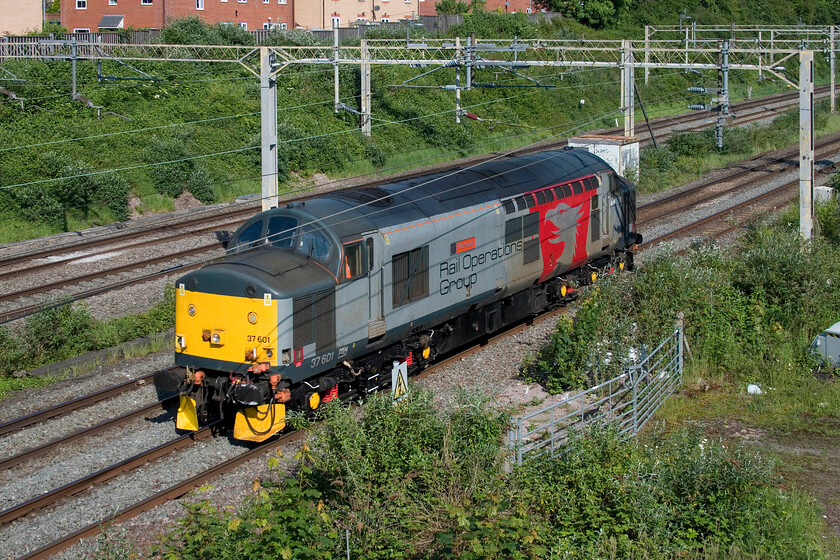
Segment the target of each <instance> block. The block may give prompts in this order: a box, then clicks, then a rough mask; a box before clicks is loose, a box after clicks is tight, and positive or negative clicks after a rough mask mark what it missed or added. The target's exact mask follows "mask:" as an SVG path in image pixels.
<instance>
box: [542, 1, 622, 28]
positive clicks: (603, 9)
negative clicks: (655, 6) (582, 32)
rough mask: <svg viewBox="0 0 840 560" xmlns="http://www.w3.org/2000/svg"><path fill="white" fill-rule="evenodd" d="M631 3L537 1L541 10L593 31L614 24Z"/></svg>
mask: <svg viewBox="0 0 840 560" xmlns="http://www.w3.org/2000/svg"><path fill="white" fill-rule="evenodd" d="M629 3H630V2H629V0H537V5H538V6H539V7H540V8H546V9H548V10H550V11H552V12H560V13H561V14H563V15H564V16H565V17H568V18H572V19H574V20H577V21H579V22H580V23H583V24H584V25H588V26H589V27H592V28H593V29H602V28H604V27H608V26H609V25H612V24H614V23H615V22H616V21H617V20H618V17H619V16H620V15H621V12H622V11H624V10H625V9H626V8H627V6H628V5H629Z"/></svg>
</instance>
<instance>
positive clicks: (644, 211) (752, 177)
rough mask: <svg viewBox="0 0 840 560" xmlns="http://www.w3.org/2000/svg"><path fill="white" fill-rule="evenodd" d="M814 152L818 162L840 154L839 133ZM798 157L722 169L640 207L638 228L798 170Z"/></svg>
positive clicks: (782, 153) (768, 157) (770, 157)
mask: <svg viewBox="0 0 840 560" xmlns="http://www.w3.org/2000/svg"><path fill="white" fill-rule="evenodd" d="M814 151H815V159H817V160H820V159H827V158H830V157H832V156H837V154H840V133H836V134H832V135H830V136H826V137H824V138H820V139H819V140H818V141H817V142H816V143H815V146H814ZM798 155H799V151H798V148H786V149H783V150H771V151H768V152H764V153H762V154H758V155H756V156H753V157H752V158H750V159H749V160H746V161H741V162H738V163H737V164H735V165H732V166H729V167H727V168H725V169H726V170H727V172H726V173H725V174H723V175H722V176H720V175H716V176H715V177H714V178H712V179H709V180H705V181H702V182H700V183H698V184H696V185H693V186H692V187H690V188H688V189H684V190H680V191H679V192H675V193H673V194H670V195H667V196H664V197H662V198H659V199H657V200H655V201H653V202H649V203H647V204H644V205H640V206H639V208H638V210H637V227H638V226H643V225H647V224H649V223H650V222H653V221H659V220H663V219H665V218H667V217H670V216H673V215H676V214H681V213H685V212H686V211H688V210H691V209H693V208H697V207H699V206H702V205H703V204H706V203H709V202H711V201H713V200H715V199H717V198H722V197H726V196H729V195H732V194H734V193H737V192H740V191H744V190H745V189H748V188H751V187H754V186H757V185H759V184H760V183H762V182H764V181H767V179H768V177H769V176H771V175H773V174H781V173H785V172H792V171H794V170H798V169H799V162H798ZM821 171H823V172H824V171H825V169H823V170H821Z"/></svg>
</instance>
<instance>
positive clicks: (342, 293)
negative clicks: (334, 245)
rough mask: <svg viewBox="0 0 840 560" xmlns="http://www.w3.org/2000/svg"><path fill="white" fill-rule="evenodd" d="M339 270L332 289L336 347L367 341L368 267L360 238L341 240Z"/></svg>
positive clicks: (364, 246) (363, 242) (364, 249)
mask: <svg viewBox="0 0 840 560" xmlns="http://www.w3.org/2000/svg"><path fill="white" fill-rule="evenodd" d="M341 245H342V252H343V255H342V260H341V270H340V274H339V278H338V286H337V287H336V290H335V304H336V308H337V311H338V313H336V323H337V325H336V326H337V328H336V335H337V336H336V338H337V340H338V345H339V346H344V345H346V344H355V343H357V342H359V341H364V340H366V339H367V338H368V332H367V331H368V321H369V320H370V310H369V306H368V300H369V299H370V298H369V295H368V280H367V276H368V264H367V248H366V245H365V240H364V239H363V238H358V237H356V238H354V239H342V242H341Z"/></svg>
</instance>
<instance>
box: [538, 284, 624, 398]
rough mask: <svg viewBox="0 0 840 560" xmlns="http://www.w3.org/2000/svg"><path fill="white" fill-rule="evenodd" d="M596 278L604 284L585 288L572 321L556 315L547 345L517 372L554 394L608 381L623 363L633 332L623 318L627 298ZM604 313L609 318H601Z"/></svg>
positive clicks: (619, 370) (618, 371) (620, 369)
mask: <svg viewBox="0 0 840 560" xmlns="http://www.w3.org/2000/svg"><path fill="white" fill-rule="evenodd" d="M602 282H604V283H606V284H607V286H608V287H606V289H601V287H598V288H596V289H595V290H593V291H591V292H589V293H588V294H587V295H586V296H585V297H584V299H583V301H582V302H581V304H580V306H579V307H578V309H577V310H576V312H575V315H574V319H571V318H569V316H567V315H564V316H563V317H561V318H560V320H559V321H558V323H557V326H556V327H555V329H554V332H552V333H551V336H550V337H549V341H548V344H546V345H545V346H543V347H542V348H541V349H540V351H539V352H538V353H537V355H536V356H535V357H533V358H530V359H528V360H526V363H525V364H524V366H523V374H524V375H525V377H526V378H527V379H528V380H529V381H532V382H537V383H540V384H542V385H543V386H544V387H545V388H546V389H547V390H548V391H549V392H552V393H560V392H563V391H567V390H569V389H579V388H581V387H586V386H591V385H594V384H597V383H599V382H600V381H601V380H606V379H610V378H612V377H614V376H615V375H618V374H619V373H621V371H622V368H623V367H624V366H626V365H627V361H628V359H629V356H630V335H631V334H632V330H633V329H632V326H631V325H629V324H628V323H627V322H626V321H625V320H624V319H623V317H625V316H626V304H627V302H622V301H620V299H614V298H613V297H611V296H610V295H609V294H615V293H618V292H617V291H616V290H615V289H614V288H613V287H612V282H611V280H603V281H602ZM604 317H611V318H613V319H614V320H612V321H604Z"/></svg>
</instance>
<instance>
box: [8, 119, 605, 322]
mask: <svg viewBox="0 0 840 560" xmlns="http://www.w3.org/2000/svg"><path fill="white" fill-rule="evenodd" d="M613 113H614V112H613ZM601 118H603V117H602V116H600V115H599V116H598V117H597V118H594V119H592V120H590V121H588V122H587V123H583V124H581V125H580V126H578V127H575V128H572V129H567V130H564V131H562V132H560V133H558V134H556V135H555V136H554V137H555V138H556V137H559V136H562V135H563V134H565V133H567V132H570V131H572V130H577V129H579V128H582V127H583V126H586V124H591V123H593V122H597V121H598V120H600V119H601ZM544 140H545V139H544ZM544 140H543V141H544ZM525 147H527V146H525ZM520 149H523V148H522V147H520V148H516V149H514V150H510V151H508V152H506V153H501V154H497V155H495V156H493V157H491V158H490V159H488V160H486V161H483V162H479V163H476V164H473V165H469V166H467V167H465V168H463V169H455V170H452V171H450V172H448V173H445V174H444V175H441V176H438V177H434V178H432V179H429V180H428V181H425V182H421V183H418V184H417V185H412V186H411V187H408V188H406V189H404V190H403V191H401V193H403V192H407V191H410V190H414V189H418V188H420V187H423V186H426V185H429V184H431V183H432V182H434V181H438V180H441V179H444V178H447V177H450V176H452V175H454V174H456V173H459V172H461V171H464V170H469V169H472V168H474V167H476V166H478V165H481V164H484V163H487V162H489V161H494V160H497V159H500V158H503V157H507V156H508V155H509V154H510V153H512V152H513V151H515V150H520ZM554 157H556V156H554ZM537 163H539V162H532V163H529V164H525V165H521V166H518V167H516V168H513V169H510V170H507V171H504V172H501V173H497V174H496V175H494V176H501V175H503V174H506V173H510V172H512V171H517V170H519V169H524V168H525V167H529V166H530V165H536V164H537ZM481 180H484V179H476V180H475V181H471V182H469V183H465V184H459V185H455V186H454V187H452V188H450V189H445V190H443V191H441V192H450V191H453V190H456V189H461V188H465V187H467V186H469V185H471V184H473V183H474V182H476V181H481ZM389 196H390V195H388V196H384V197H380V198H377V199H374V200H371V201H368V202H364V203H359V204H353V205H351V206H350V207H349V208H346V209H344V210H341V211H338V212H334V213H333V214H330V215H327V216H323V217H320V218H319V219H320V220H325V219H330V218H334V217H336V216H340V215H343V214H346V213H348V212H351V211H353V210H357V209H358V208H361V207H364V206H369V205H371V204H375V203H377V202H380V201H382V200H384V199H386V198H388V197H389ZM433 196H434V194H429V195H426V196H423V197H421V198H420V199H417V200H424V199H427V198H430V197H433ZM413 203H414V200H412V201H407V202H404V203H401V204H399V205H397V206H402V205H405V204H413ZM391 210H393V208H392V207H389V209H382V210H379V211H377V213H379V212H386V211H391ZM350 219H354V218H349V219H348V220H344V221H349V220H350ZM314 223H315V222H314V221H313V222H309V223H305V224H298V225H297V226H295V228H291V229H288V230H285V231H283V232H277V233H275V234H274V235H275V236H279V235H282V234H283V233H289V232H290V231H294V230H296V229H297V228H299V227H304V226H306V225H312V224H314ZM339 223H343V222H336V223H333V224H331V226H329V227H334V226H335V225H338V224H339ZM325 228H326V226H321V227H316V228H315V229H317V230H322V229H325ZM263 239H264V240H266V241H268V236H267V237H264V238H261V239H260V240H263ZM257 248H259V247H253V248H252V249H249V250H255V249H257ZM208 262H210V261H208V260H206V259H202V260H196V261H192V262H188V263H184V264H181V265H180V266H178V267H177V268H185V267H191V266H195V265H204V264H207V263H208ZM177 268H175V269H172V270H173V271H175V270H177ZM159 273H160V271H158V272H155V273H148V274H145V275H143V276H141V277H139V278H138V279H132V280H129V281H124V282H121V283H120V284H118V285H116V286H109V287H104V288H102V289H101V290H96V291H95V292H94V293H90V294H87V295H85V296H84V297H72V296H71V297H69V298H66V299H64V300H62V301H60V302H57V303H54V304H48V305H46V306H44V307H42V308H40V309H38V310H37V311H32V312H30V313H27V314H24V315H21V316H18V317H15V318H14V319H6V320H4V321H0V325H2V324H6V323H10V322H12V321H16V320H19V319H23V318H25V317H28V316H30V315H34V314H36V313H40V312H42V311H46V310H49V309H53V308H56V307H60V306H62V305H68V304H70V303H75V302H76V301H81V300H82V299H87V298H88V297H93V296H95V295H100V294H102V293H105V292H107V291H110V290H112V289H119V288H120V287H124V286H126V285H128V284H129V283H136V282H142V281H144V280H148V279H151V278H154V277H156V276H158V275H159Z"/></svg>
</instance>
